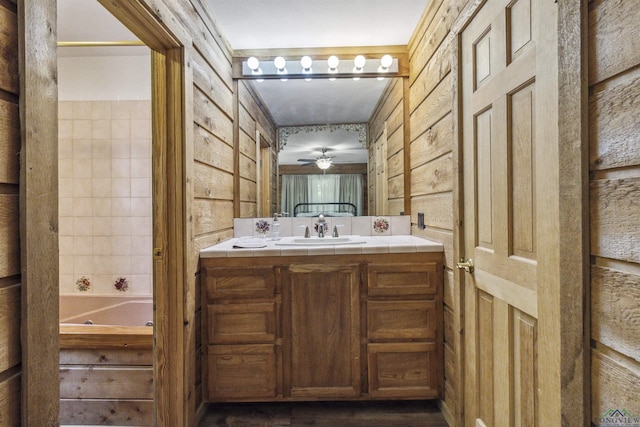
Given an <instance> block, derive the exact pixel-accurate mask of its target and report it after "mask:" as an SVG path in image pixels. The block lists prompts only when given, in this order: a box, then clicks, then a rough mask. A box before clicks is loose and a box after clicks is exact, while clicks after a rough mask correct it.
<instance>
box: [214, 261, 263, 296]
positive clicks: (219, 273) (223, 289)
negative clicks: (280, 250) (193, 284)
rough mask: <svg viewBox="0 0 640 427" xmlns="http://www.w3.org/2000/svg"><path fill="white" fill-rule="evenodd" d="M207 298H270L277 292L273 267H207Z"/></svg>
mask: <svg viewBox="0 0 640 427" xmlns="http://www.w3.org/2000/svg"><path fill="white" fill-rule="evenodd" d="M205 286H206V292H207V299H208V300H209V301H211V300H214V299H224V298H268V297H273V295H274V293H275V273H274V271H273V268H272V267H254V268H251V267H248V268H242V269H238V268H206V269H205Z"/></svg>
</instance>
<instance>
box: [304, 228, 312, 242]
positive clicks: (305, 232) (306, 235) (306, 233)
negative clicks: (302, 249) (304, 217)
mask: <svg viewBox="0 0 640 427" xmlns="http://www.w3.org/2000/svg"><path fill="white" fill-rule="evenodd" d="M304 237H305V238H307V239H308V238H310V237H311V232H310V231H309V227H308V226H307V227H305V228H304Z"/></svg>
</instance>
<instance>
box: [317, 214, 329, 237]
mask: <svg viewBox="0 0 640 427" xmlns="http://www.w3.org/2000/svg"><path fill="white" fill-rule="evenodd" d="M326 223H327V220H326V219H324V215H322V214H320V215H318V222H316V225H317V226H318V237H319V238H322V237H324V226H325V224H326Z"/></svg>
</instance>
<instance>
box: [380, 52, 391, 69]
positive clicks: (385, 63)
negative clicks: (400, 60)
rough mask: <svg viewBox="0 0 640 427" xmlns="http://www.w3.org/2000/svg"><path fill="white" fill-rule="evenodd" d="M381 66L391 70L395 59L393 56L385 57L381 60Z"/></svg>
mask: <svg viewBox="0 0 640 427" xmlns="http://www.w3.org/2000/svg"><path fill="white" fill-rule="evenodd" d="M380 64H381V65H382V66H383V67H384V68H389V67H391V64H393V58H392V57H391V55H385V56H383V57H382V58H380Z"/></svg>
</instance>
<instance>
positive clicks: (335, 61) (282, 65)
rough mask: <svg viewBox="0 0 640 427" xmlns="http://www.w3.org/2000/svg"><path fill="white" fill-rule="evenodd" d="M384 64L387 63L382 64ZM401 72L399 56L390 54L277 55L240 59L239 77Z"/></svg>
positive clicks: (378, 74)
mask: <svg viewBox="0 0 640 427" xmlns="http://www.w3.org/2000/svg"><path fill="white" fill-rule="evenodd" d="M381 61H382V62H381ZM381 64H384V65H388V66H386V67H383V65H381ZM257 70H260V72H257ZM398 71H399V62H398V59H397V58H394V57H393V56H391V55H388V54H387V55H380V56H376V57H365V55H355V56H354V55H351V56H350V57H339V56H338V55H331V56H330V57H328V58H326V59H312V58H311V56H309V55H304V56H302V57H298V58H292V57H288V58H285V57H283V56H277V57H276V58H273V59H272V58H258V57H249V58H243V59H242V60H241V73H240V74H241V76H240V77H236V78H243V79H258V78H259V79H282V80H285V79H307V80H308V79H310V78H329V79H335V78H352V77H380V76H381V75H384V77H393V76H394V75H397V74H398ZM285 75H286V77H284V76H285Z"/></svg>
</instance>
